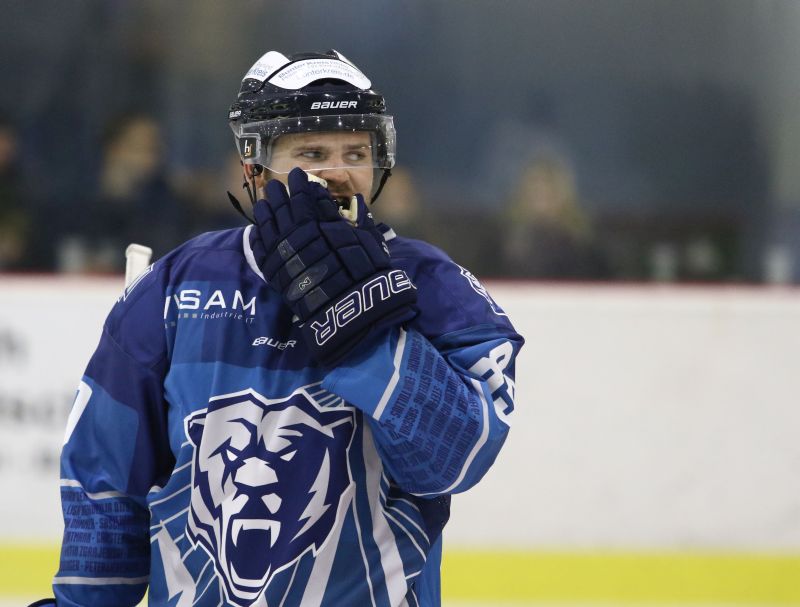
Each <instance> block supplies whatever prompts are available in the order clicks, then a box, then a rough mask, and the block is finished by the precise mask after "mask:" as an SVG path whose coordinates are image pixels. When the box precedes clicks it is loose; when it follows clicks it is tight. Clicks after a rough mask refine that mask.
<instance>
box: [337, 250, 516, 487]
mask: <svg viewBox="0 0 800 607" xmlns="http://www.w3.org/2000/svg"><path fill="white" fill-rule="evenodd" d="M462 270H463V268H460V267H459V266H456V265H455V264H452V262H451V263H450V264H449V265H444V264H442V267H441V268H440V271H439V272H437V276H436V277H435V279H431V278H430V277H429V278H428V279H425V278H424V277H423V279H422V280H420V281H419V282H418V288H419V291H420V297H419V300H420V302H421V306H422V309H421V316H422V318H421V319H420V320H419V321H418V322H417V323H415V325H412V326H410V327H408V328H407V329H403V328H394V329H391V330H387V331H384V332H383V333H380V334H377V335H374V336H372V337H371V338H369V339H368V340H366V341H365V342H364V343H363V344H361V345H360V347H359V348H358V350H357V351H356V352H354V353H352V354H351V355H350V356H348V357H347V358H346V359H345V361H344V363H343V364H341V365H340V366H339V367H338V368H336V369H334V370H333V371H331V372H330V373H329V374H328V375H327V376H326V378H325V380H324V381H323V387H324V388H326V389H328V390H330V391H331V392H333V393H335V394H337V395H339V396H341V397H342V398H344V399H345V400H346V401H348V402H350V403H352V404H354V405H355V406H357V407H358V408H359V409H361V410H362V411H364V412H365V413H367V414H368V415H369V418H370V423H371V427H372V431H373V435H374V436H375V441H376V445H377V448H378V451H379V452H380V454H381V457H382V459H383V461H384V465H385V466H386V468H387V469H388V471H389V472H390V474H391V475H392V478H393V480H394V482H395V483H397V484H398V485H399V486H400V487H401V488H402V489H404V490H405V491H408V492H409V493H413V494H415V495H420V496H435V495H443V494H451V493H458V492H461V491H465V490H467V489H469V488H470V487H472V486H473V485H474V484H475V483H477V482H478V481H479V480H480V479H481V478H482V477H483V475H484V474H485V473H486V471H487V470H488V469H489V467H490V466H491V465H492V463H493V462H494V460H495V458H496V457H497V454H498V452H499V451H500V448H501V446H502V445H503V442H504V441H505V438H506V436H507V434H508V430H509V424H510V419H511V413H512V411H513V410H514V390H515V383H514V361H515V358H516V356H517V353H518V352H519V350H520V348H521V347H522V345H523V342H524V340H523V339H522V337H521V336H520V335H518V334H517V333H516V332H515V331H514V329H513V327H512V326H511V324H510V322H509V321H508V318H507V316H506V315H505V313H504V312H502V310H500V309H499V308H498V307H497V305H496V304H495V303H494V301H493V300H491V298H490V297H488V294H486V293H485V290H484V291H483V292H480V291H479V290H478V289H476V288H475V286H474V284H473V283H472V282H471V281H475V279H474V277H472V276H471V275H469V277H467V276H466V275H465V274H464V273H463V272H462ZM467 274H468V273H467ZM459 277H461V278H459ZM476 282H477V281H476ZM478 284H479V283H478ZM481 288H482V287H481ZM443 302H447V304H446V305H445V304H444V303H443ZM453 302H456V303H453ZM448 306H449V307H448ZM437 315H438V316H439V317H440V318H439V319H438V320H437V318H436V317H437ZM444 315H446V316H447V318H442V316H444ZM437 322H438V323H439V324H438V327H437ZM441 327H444V328H445V329H447V331H446V332H445V333H440V334H438V335H437V333H439V330H440V328H441Z"/></svg>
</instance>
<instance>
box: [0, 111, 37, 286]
mask: <svg viewBox="0 0 800 607" xmlns="http://www.w3.org/2000/svg"><path fill="white" fill-rule="evenodd" d="M29 213H30V208H29V207H28V204H26V199H25V198H24V197H23V191H22V187H21V183H20V177H19V171H18V167H17V135H16V132H15V129H14V127H13V126H12V125H11V123H10V122H8V121H6V120H5V119H3V118H0V270H14V269H21V268H24V267H26V248H27V241H28V234H29V229H30V223H31V221H30V215H29Z"/></svg>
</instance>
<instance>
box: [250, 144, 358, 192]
mask: <svg viewBox="0 0 800 607" xmlns="http://www.w3.org/2000/svg"><path fill="white" fill-rule="evenodd" d="M294 167H300V168H301V169H303V170H304V171H308V172H309V173H312V174H314V175H317V176H318V177H321V178H323V179H325V180H326V181H327V182H328V190H330V192H331V194H332V195H333V197H334V198H337V199H340V200H350V198H351V197H352V196H353V195H355V194H362V195H363V196H364V198H365V199H366V200H369V198H370V194H371V193H372V179H373V171H374V169H373V158H372V139H371V137H370V134H369V133H368V132H366V131H355V132H338V131H328V132H320V133H296V134H292V135H282V136H281V137H279V138H278V139H276V140H275V142H274V144H273V147H272V160H271V162H270V167H269V168H270V174H269V175H268V176H267V179H269V178H274V179H278V180H279V181H281V182H283V183H286V182H287V178H288V173H289V172H290V171H291V170H292V169H293V168H294ZM264 181H265V182H266V179H265V180H264ZM259 185H261V184H259Z"/></svg>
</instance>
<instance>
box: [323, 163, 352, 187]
mask: <svg viewBox="0 0 800 607" xmlns="http://www.w3.org/2000/svg"><path fill="white" fill-rule="evenodd" d="M317 174H318V175H319V176H320V177H322V178H323V179H324V180H325V181H327V182H328V185H329V186H330V185H333V184H336V185H339V184H342V183H345V182H346V181H347V180H348V178H349V175H348V174H347V169H344V168H341V167H337V168H331V169H322V170H321V171H319V172H318V173H317ZM329 189H330V188H329Z"/></svg>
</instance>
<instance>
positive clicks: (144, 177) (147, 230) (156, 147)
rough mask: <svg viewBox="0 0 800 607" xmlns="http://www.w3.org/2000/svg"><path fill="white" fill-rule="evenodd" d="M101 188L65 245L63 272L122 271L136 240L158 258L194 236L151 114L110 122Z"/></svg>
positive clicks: (61, 250) (60, 259)
mask: <svg viewBox="0 0 800 607" xmlns="http://www.w3.org/2000/svg"><path fill="white" fill-rule="evenodd" d="M96 188H97V189H96V194H95V196H94V198H93V200H92V202H91V204H90V208H89V210H88V211H87V212H86V213H81V216H80V222H79V223H78V224H73V225H72V226H71V230H70V233H69V235H68V236H67V237H66V238H64V240H63V241H62V242H61V245H60V247H59V248H60V251H59V268H60V269H61V270H63V271H90V272H119V271H122V270H123V269H124V267H125V257H124V251H125V248H126V247H127V245H128V244H130V243H131V242H137V243H140V244H144V245H147V246H149V247H151V248H152V249H153V252H154V257H155V258H158V257H160V256H161V255H163V254H165V253H167V252H168V251H169V250H170V249H172V248H174V247H175V246H177V245H178V244H180V243H181V242H182V241H184V240H185V239H186V238H187V237H188V236H189V235H190V228H189V210H188V208H187V205H186V204H185V203H184V202H183V201H182V200H181V198H180V197H179V196H178V195H177V194H176V192H175V191H174V189H173V188H172V186H171V185H170V183H169V181H168V179H167V172H166V167H165V166H164V146H163V142H162V137H161V131H160V128H159V126H158V124H157V123H156V122H155V121H154V120H153V119H152V118H150V117H149V116H146V115H135V114H134V115H127V116H124V117H122V118H121V119H118V120H116V121H114V122H113V123H112V124H111V126H110V128H109V129H108V131H107V133H106V137H105V139H104V143H103V158H102V163H101V167H100V173H99V176H98V180H97V186H96Z"/></svg>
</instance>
